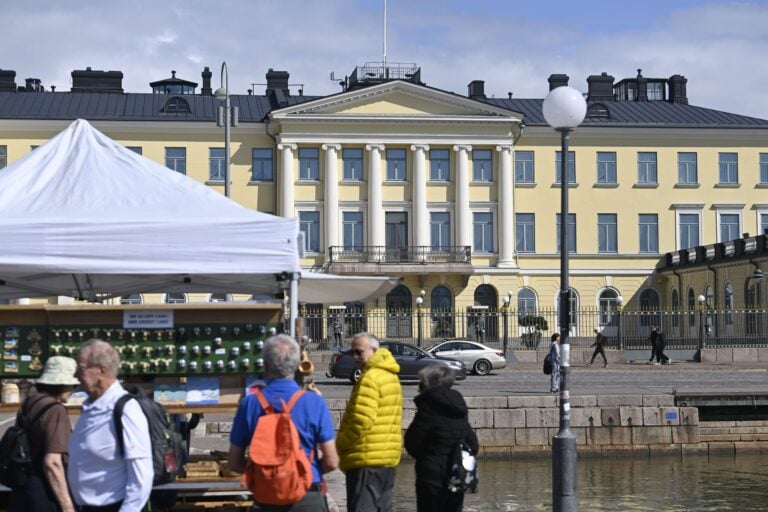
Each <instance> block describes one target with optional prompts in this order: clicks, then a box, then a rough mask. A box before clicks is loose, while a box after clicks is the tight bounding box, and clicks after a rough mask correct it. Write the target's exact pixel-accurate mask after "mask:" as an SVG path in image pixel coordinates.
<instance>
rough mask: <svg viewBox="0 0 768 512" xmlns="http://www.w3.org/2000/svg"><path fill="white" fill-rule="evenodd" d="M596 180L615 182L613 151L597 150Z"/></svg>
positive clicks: (604, 182) (605, 182) (606, 182)
mask: <svg viewBox="0 0 768 512" xmlns="http://www.w3.org/2000/svg"><path fill="white" fill-rule="evenodd" d="M597 182H598V183H603V184H615V183H616V153H615V152H613V151H598V152H597Z"/></svg>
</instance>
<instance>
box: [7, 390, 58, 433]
mask: <svg viewBox="0 0 768 512" xmlns="http://www.w3.org/2000/svg"><path fill="white" fill-rule="evenodd" d="M43 398H44V396H42V397H40V398H39V399H37V400H34V401H32V402H31V403H30V405H29V406H28V408H31V407H32V404H36V403H37V402H39V401H41V400H42V399H43ZM54 405H60V406H62V407H64V404H62V403H61V402H51V403H49V404H48V405H45V406H43V408H42V409H40V412H38V413H37V414H35V416H34V418H32V420H30V421H29V422H27V419H26V412H28V411H27V410H26V409H24V408H23V407H22V410H20V411H19V414H18V416H17V417H16V425H18V426H20V427H21V428H27V425H32V424H34V423H37V421H38V420H39V419H40V418H42V417H43V414H45V413H46V412H47V411H48V409H50V408H51V407H53V406H54Z"/></svg>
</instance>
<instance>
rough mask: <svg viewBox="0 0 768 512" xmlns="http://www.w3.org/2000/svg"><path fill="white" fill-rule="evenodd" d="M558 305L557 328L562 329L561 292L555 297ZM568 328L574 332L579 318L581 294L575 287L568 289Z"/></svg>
mask: <svg viewBox="0 0 768 512" xmlns="http://www.w3.org/2000/svg"><path fill="white" fill-rule="evenodd" d="M555 304H556V305H557V328H558V329H560V293H559V292H558V294H557V296H556V297H555ZM568 317H569V320H568V328H569V329H570V330H571V331H572V332H573V330H574V328H576V327H577V326H578V323H579V322H578V320H579V294H578V292H576V290H574V289H573V288H569V289H568Z"/></svg>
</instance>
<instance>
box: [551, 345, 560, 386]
mask: <svg viewBox="0 0 768 512" xmlns="http://www.w3.org/2000/svg"><path fill="white" fill-rule="evenodd" d="M549 355H550V356H551V359H552V374H551V375H550V381H549V391H550V393H558V392H559V391H560V335H559V334H558V333H555V334H553V335H552V338H551V343H550V344H549Z"/></svg>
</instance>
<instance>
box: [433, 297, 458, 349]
mask: <svg viewBox="0 0 768 512" xmlns="http://www.w3.org/2000/svg"><path fill="white" fill-rule="evenodd" d="M430 299H431V302H430V305H431V307H432V310H431V320H432V326H431V327H432V337H433V338H438V339H442V338H452V337H453V336H454V317H453V295H452V294H451V290H449V289H448V287H447V286H438V287H436V288H434V289H433V290H432V294H431V296H430Z"/></svg>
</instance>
